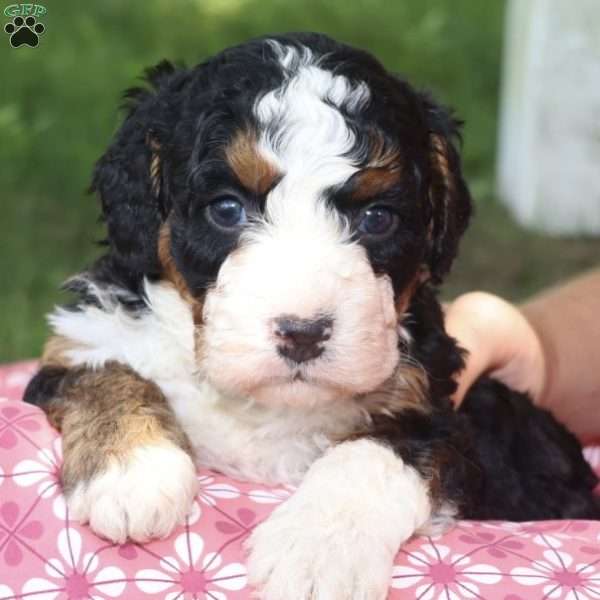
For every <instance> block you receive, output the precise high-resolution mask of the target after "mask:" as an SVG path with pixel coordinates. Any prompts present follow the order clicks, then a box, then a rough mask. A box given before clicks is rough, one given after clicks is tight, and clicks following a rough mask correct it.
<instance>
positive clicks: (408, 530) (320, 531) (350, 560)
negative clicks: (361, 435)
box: [247, 439, 431, 600]
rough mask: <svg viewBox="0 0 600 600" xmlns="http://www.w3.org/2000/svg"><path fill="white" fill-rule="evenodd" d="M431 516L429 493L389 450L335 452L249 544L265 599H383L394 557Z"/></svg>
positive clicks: (360, 446) (357, 447)
mask: <svg viewBox="0 0 600 600" xmlns="http://www.w3.org/2000/svg"><path fill="white" fill-rule="evenodd" d="M430 514H431V502H430V499H429V493H428V486H427V483H426V482H425V481H424V480H423V478H422V477H421V475H419V473H418V472H417V471H416V470H415V469H414V468H413V467H411V466H408V465H406V464H405V463H404V462H403V461H402V459H400V458H399V457H398V456H397V455H396V454H395V453H394V452H393V451H392V450H391V449H390V448H389V447H387V446H385V445H383V444H381V443H379V442H376V441H374V440H370V439H359V440H355V441H348V442H344V443H341V444H339V445H338V446H335V447H334V448H332V449H331V450H329V451H328V452H327V453H326V454H325V455H324V456H323V457H322V458H320V459H318V460H317V461H316V462H315V463H314V464H313V465H312V466H311V468H310V469H309V470H308V472H307V474H306V477H305V479H304V481H303V482H302V484H301V485H300V487H299V488H298V490H297V492H296V493H295V494H294V495H293V496H292V497H291V498H290V499H289V500H288V501H287V502H285V503H284V504H282V505H281V506H280V507H279V508H277V509H276V510H275V511H274V512H273V514H272V515H271V516H270V517H269V518H268V519H267V520H266V521H265V522H263V523H262V524H260V525H259V526H258V527H257V528H256V529H255V530H254V532H253V534H252V536H251V537H250V538H249V540H248V543H247V546H248V549H249V551H250V555H249V563H248V572H249V578H250V583H251V584H252V585H254V586H255V587H256V588H257V590H258V592H259V597H260V598H262V599H263V600H290V599H291V598H293V599H294V600H309V599H310V600H382V599H383V598H385V597H386V595H387V591H388V586H389V581H390V576H391V572H392V565H393V560H394V556H395V555H396V553H397V552H398V550H399V548H400V546H401V545H402V544H403V543H404V542H405V541H406V540H407V539H408V538H409V537H411V536H412V535H413V533H414V532H415V531H416V530H417V529H418V528H420V527H421V526H423V525H424V524H425V523H426V522H427V521H428V519H429V517H430Z"/></svg>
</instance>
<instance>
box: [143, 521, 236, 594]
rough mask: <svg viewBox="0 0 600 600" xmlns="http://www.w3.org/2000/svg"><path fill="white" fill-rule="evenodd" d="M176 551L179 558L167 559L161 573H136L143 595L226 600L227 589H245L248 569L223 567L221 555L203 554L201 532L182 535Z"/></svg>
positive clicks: (153, 570)
mask: <svg viewBox="0 0 600 600" xmlns="http://www.w3.org/2000/svg"><path fill="white" fill-rule="evenodd" d="M174 548H175V554H176V555H177V556H176V557H172V556H165V557H163V558H162V559H161V561H160V567H161V570H158V569H142V570H141V571H138V572H137V573H136V576H135V581H136V585H137V587H138V588H139V589H140V590H141V591H142V592H144V593H147V594H156V593H159V592H163V591H164V592H167V593H166V595H165V596H164V600H175V599H176V598H177V600H183V599H184V598H204V599H205V600H226V598H227V595H226V594H225V593H224V592H223V590H231V591H235V590H241V589H242V588H243V587H244V586H245V585H246V567H245V566H244V565H242V564H240V563H230V564H227V565H224V566H222V562H223V559H222V557H221V555H220V554H219V553H218V552H210V553H207V554H203V553H204V540H203V539H202V538H201V537H200V536H199V535H198V534H197V533H193V532H186V533H182V534H181V535H179V536H178V537H177V539H176V540H175V543H174Z"/></svg>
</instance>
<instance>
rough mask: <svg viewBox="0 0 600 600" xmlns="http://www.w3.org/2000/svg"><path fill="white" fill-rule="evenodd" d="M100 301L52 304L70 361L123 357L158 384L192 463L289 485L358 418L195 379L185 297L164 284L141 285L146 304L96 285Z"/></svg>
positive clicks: (347, 407) (94, 362)
mask: <svg viewBox="0 0 600 600" xmlns="http://www.w3.org/2000/svg"><path fill="white" fill-rule="evenodd" d="M92 291H96V295H97V297H98V300H99V302H100V304H101V308H97V307H94V306H85V307H83V309H82V310H81V311H78V312H70V311H64V310H62V309H58V310H57V311H56V312H55V313H54V314H53V315H52V316H51V317H50V322H51V324H52V326H53V328H54V330H55V332H56V333H57V334H58V335H62V336H65V337H67V338H69V339H71V340H72V341H74V342H76V349H73V350H71V351H70V353H69V358H70V359H71V361H72V362H73V364H76V365H82V364H85V365H88V366H90V367H94V368H98V367H101V366H102V365H103V364H104V363H106V362H107V361H111V360H113V361H118V362H121V363H123V364H127V365H129V366H130V367H132V368H133V369H134V370H135V371H137V372H138V373H139V374H140V375H141V376H142V377H145V378H147V379H149V380H151V381H154V382H155V383H156V384H157V385H158V386H159V387H160V388H161V389H162V391H163V393H164V394H165V396H166V398H167V400H168V401H169V403H170V405H171V407H172V408H173V411H174V412H175V414H176V416H177V419H178V421H179V423H180V424H181V426H182V427H183V429H184V430H185V432H186V433H187V435H188V437H189V439H190V441H191V443H192V445H193V447H194V449H195V451H196V458H197V461H198V463H199V464H201V465H203V466H206V467H209V468H214V469H217V470H219V471H221V472H223V473H225V474H227V475H231V476H234V477H238V478H242V479H247V480H254V481H257V482H262V483H290V484H297V483H299V482H300V480H301V479H302V477H303V475H304V473H305V472H306V470H307V469H308V467H309V466H310V465H311V464H312V463H313V462H314V460H315V459H316V458H318V457H319V456H320V455H321V454H322V453H323V452H324V451H325V450H326V449H327V448H328V447H329V446H330V445H331V442H332V440H335V439H339V438H341V437H343V436H344V435H347V434H348V433H350V432H352V431H353V430H354V429H355V428H356V427H357V425H359V424H360V423H361V421H362V420H363V419H364V418H365V417H364V413H363V411H362V410H361V409H360V408H359V407H358V406H357V405H356V404H353V403H343V404H344V405H343V406H342V405H341V404H342V403H341V402H339V403H336V404H328V405H327V406H325V407H307V408H304V409H303V408H298V407H294V408H291V407H274V408H270V407H265V406H261V405H258V404H256V403H254V402H253V401H252V400H251V399H239V398H229V397H226V396H223V395H222V394H220V393H219V392H218V391H217V390H216V389H215V388H214V387H213V386H211V385H210V384H209V383H208V382H207V381H206V380H204V379H203V377H202V374H201V373H200V372H199V369H198V366H197V364H196V359H195V352H194V327H195V326H194V323H193V319H192V314H191V310H190V308H189V306H188V304H187V303H186V302H185V301H184V300H183V299H182V298H181V297H180V296H179V294H178V292H177V291H176V290H175V289H174V288H173V287H172V286H171V285H170V284H167V283H160V284H150V283H147V284H146V293H147V297H148V305H149V310H148V311H147V312H145V313H144V314H143V315H141V316H139V315H138V316H135V317H134V316H132V315H130V314H129V313H127V312H126V311H124V310H123V309H122V308H121V307H120V306H119V304H118V303H117V302H115V301H114V299H113V298H112V297H111V296H110V295H108V294H106V293H104V292H102V291H100V290H92Z"/></svg>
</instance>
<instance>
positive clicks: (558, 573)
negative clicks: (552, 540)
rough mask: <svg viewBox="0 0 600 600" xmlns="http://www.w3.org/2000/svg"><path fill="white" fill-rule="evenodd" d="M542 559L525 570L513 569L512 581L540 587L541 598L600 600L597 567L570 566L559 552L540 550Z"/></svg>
mask: <svg viewBox="0 0 600 600" xmlns="http://www.w3.org/2000/svg"><path fill="white" fill-rule="evenodd" d="M543 556H544V559H543V560H534V561H532V562H531V565H530V566H529V567H515V568H514V569H512V570H511V572H510V574H511V576H512V578H513V579H514V580H515V581H516V582H517V583H519V584H521V585H527V586H541V587H542V592H543V594H544V598H549V599H550V600H557V599H559V598H562V599H564V600H593V599H597V598H599V597H600V570H598V569H597V567H598V564H597V563H592V564H587V563H581V564H576V565H573V557H572V556H571V555H570V554H568V553H567V552H564V551H562V550H557V549H555V548H551V549H549V550H546V551H544V554H543Z"/></svg>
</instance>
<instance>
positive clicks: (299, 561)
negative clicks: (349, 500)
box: [246, 503, 394, 600]
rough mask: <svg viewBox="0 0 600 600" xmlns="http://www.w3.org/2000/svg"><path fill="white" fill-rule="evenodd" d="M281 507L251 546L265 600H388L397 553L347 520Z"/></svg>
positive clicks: (254, 575) (251, 570)
mask: <svg viewBox="0 0 600 600" xmlns="http://www.w3.org/2000/svg"><path fill="white" fill-rule="evenodd" d="M291 504H293V503H290V505H288V504H284V505H282V506H280V507H279V508H278V509H277V510H276V511H275V512H274V513H273V514H272V515H271V517H270V518H268V519H267V520H266V521H265V522H263V523H261V524H260V525H259V526H257V527H256V529H255V530H254V532H253V533H252V535H251V536H250V538H249V539H248V541H247V543H246V548H247V550H248V551H249V559H248V576H249V581H250V584H251V585H252V586H253V587H254V588H255V589H256V591H257V595H258V597H259V598H260V599H261V600H290V599H292V598H293V599H294V600H383V599H384V598H386V596H387V593H388V587H389V581H390V576H391V571H392V565H393V558H394V552H393V551H391V550H390V549H389V548H386V545H385V543H384V542H383V540H381V539H380V538H378V536H376V535H373V534H369V533H368V532H367V531H365V530H364V528H361V525H362V524H361V523H360V522H353V520H352V519H345V518H344V516H343V515H337V518H335V519H330V518H328V517H327V516H326V515H324V514H323V513H322V512H320V511H319V510H318V509H316V507H313V509H310V508H308V507H307V508H306V509H304V510H296V508H297V507H293V506H291Z"/></svg>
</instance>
